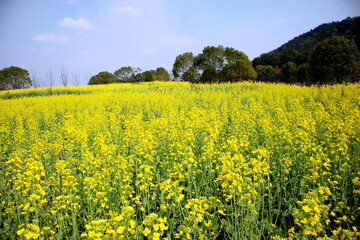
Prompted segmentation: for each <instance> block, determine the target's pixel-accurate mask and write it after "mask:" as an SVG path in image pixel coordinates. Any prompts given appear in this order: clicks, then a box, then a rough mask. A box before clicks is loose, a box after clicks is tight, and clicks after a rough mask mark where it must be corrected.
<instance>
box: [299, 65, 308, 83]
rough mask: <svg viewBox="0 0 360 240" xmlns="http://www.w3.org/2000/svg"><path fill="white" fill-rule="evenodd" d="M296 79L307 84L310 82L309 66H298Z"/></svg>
mask: <svg viewBox="0 0 360 240" xmlns="http://www.w3.org/2000/svg"><path fill="white" fill-rule="evenodd" d="M296 78H297V81H298V82H306V83H308V81H309V64H308V63H303V64H301V65H299V66H298V68H297V70H296Z"/></svg>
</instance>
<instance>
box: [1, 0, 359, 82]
mask: <svg viewBox="0 0 360 240" xmlns="http://www.w3.org/2000/svg"><path fill="white" fill-rule="evenodd" d="M359 15H360V1H359V0H302V1H299V0H282V1H280V0H278V1H277V0H272V1H270V0H239V1H234V0H232V1H230V0H217V1H215V0H132V1H130V0H127V1H126V0H0V54H1V55H0V69H3V68H5V67H10V66H19V67H22V68H25V69H27V70H29V71H30V70H34V71H35V72H36V74H37V75H38V76H39V77H41V79H42V81H43V82H45V83H46V75H47V72H49V70H51V71H52V73H53V75H54V77H55V79H56V84H60V69H61V67H62V66H64V68H65V70H66V71H67V72H68V74H69V77H70V78H69V82H70V84H74V82H73V78H72V77H73V76H74V75H75V74H76V75H77V76H78V77H79V78H80V80H81V82H80V83H81V84H87V82H88V80H89V77H91V76H92V75H95V74H97V73H98V72H100V71H109V72H114V71H115V70H117V69H119V68H120V67H122V66H133V67H140V68H141V69H142V70H150V69H156V68H157V67H164V68H166V69H167V70H168V71H169V72H170V71H171V69H172V65H173V63H174V61H175V58H176V56H177V55H179V54H182V53H184V52H189V51H191V52H193V53H194V54H198V53H200V52H201V51H202V49H203V48H204V47H206V46H208V45H213V46H218V45H223V46H224V47H233V48H235V49H237V50H240V51H243V52H244V53H245V54H247V55H248V56H249V58H250V60H252V59H253V58H254V57H257V56H259V55H260V54H262V53H265V52H269V51H271V50H273V49H275V48H277V47H279V46H281V45H282V44H284V43H285V42H287V41H289V40H291V39H292V38H294V37H296V36H298V35H300V34H302V33H304V32H307V31H309V30H311V29H313V28H315V27H317V26H318V25H320V24H322V23H328V22H332V21H339V20H342V19H345V18H346V17H353V16H359Z"/></svg>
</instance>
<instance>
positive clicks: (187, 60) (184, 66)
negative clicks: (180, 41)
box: [172, 52, 194, 80]
mask: <svg viewBox="0 0 360 240" xmlns="http://www.w3.org/2000/svg"><path fill="white" fill-rule="evenodd" d="M193 65H194V56H193V54H192V52H186V53H183V54H181V55H178V56H177V57H176V59H175V63H174V65H173V69H172V72H173V75H174V77H175V79H179V78H180V80H184V77H183V75H184V73H186V72H188V71H189V70H190V68H191V67H193ZM187 75H189V74H187Z"/></svg>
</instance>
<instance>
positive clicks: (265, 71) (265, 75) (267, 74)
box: [255, 65, 279, 82]
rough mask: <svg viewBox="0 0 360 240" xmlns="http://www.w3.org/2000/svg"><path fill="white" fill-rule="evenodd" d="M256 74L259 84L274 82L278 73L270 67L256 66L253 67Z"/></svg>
mask: <svg viewBox="0 0 360 240" xmlns="http://www.w3.org/2000/svg"><path fill="white" fill-rule="evenodd" d="M255 70H256V73H257V78H256V80H257V81H260V82H276V80H277V79H278V78H279V73H278V72H276V70H275V69H274V68H273V67H272V66H270V65H265V66H264V65H257V66H256V67H255Z"/></svg>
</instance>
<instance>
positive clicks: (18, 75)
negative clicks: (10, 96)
mask: <svg viewBox="0 0 360 240" xmlns="http://www.w3.org/2000/svg"><path fill="white" fill-rule="evenodd" d="M31 85H32V82H31V79H30V77H29V72H28V71H27V70H25V69H22V68H19V67H14V66H12V67H9V68H4V69H3V70H1V74H0V90H9V89H21V88H27V87H30V86H31Z"/></svg>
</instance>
